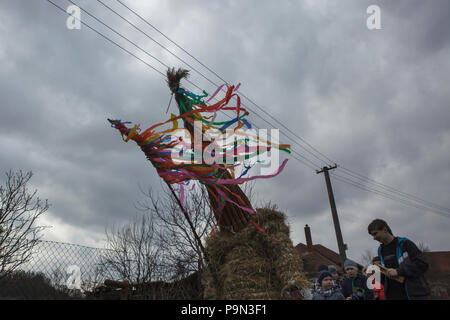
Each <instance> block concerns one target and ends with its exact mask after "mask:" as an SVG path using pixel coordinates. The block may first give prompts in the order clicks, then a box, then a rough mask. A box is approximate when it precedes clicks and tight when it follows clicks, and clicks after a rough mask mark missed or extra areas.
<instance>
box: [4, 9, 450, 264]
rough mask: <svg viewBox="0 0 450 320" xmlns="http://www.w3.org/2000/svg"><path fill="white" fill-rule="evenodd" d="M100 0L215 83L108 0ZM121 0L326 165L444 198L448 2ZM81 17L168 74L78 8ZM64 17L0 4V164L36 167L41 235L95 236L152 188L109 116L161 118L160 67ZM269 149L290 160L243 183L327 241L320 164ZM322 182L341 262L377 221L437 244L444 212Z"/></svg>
mask: <svg viewBox="0 0 450 320" xmlns="http://www.w3.org/2000/svg"><path fill="white" fill-rule="evenodd" d="M53 1H54V2H55V3H57V4H58V5H60V6H61V7H63V8H67V7H68V6H69V5H70V3H69V2H67V1H66V0H53ZM104 1H105V3H107V4H108V5H110V6H111V7H113V8H114V9H116V10H118V11H120V13H121V14H123V15H124V16H126V17H127V18H128V19H130V20H131V21H133V22H134V23H137V24H138V25H139V26H140V28H142V29H143V30H145V32H147V33H148V34H149V35H151V36H152V37H154V38H155V39H156V40H158V41H159V42H161V43H162V44H163V45H164V46H166V47H168V48H169V49H170V50H172V51H173V52H175V53H176V54H177V55H179V56H180V57H182V58H183V59H185V60H186V61H188V63H189V64H192V66H194V67H195V68H196V69H198V70H201V72H202V73H203V74H205V75H207V76H208V78H210V79H212V80H213V81H214V82H215V83H217V84H221V83H222V82H221V81H220V79H217V78H216V77H215V76H214V75H212V74H211V73H208V71H207V70H205V69H204V68H203V67H202V66H200V65H198V64H197V63H196V62H195V61H194V60H192V59H191V58H190V57H189V56H187V55H186V54H185V53H183V52H182V51H181V50H179V49H178V48H177V47H176V46H174V45H173V44H171V43H170V42H169V41H167V39H165V38H163V37H162V36H161V35H159V34H158V33H157V32H155V31H154V30H153V29H151V28H150V27H149V26H146V25H145V24H144V23H143V22H142V21H139V20H138V19H137V18H136V17H135V16H133V15H132V14H131V13H130V12H127V11H126V10H125V9H124V8H123V7H121V6H120V5H119V4H118V3H117V2H116V1H115V0H108V1H107V0H104ZM74 2H75V3H77V4H78V5H80V6H82V7H84V8H86V9H88V10H89V11H90V12H92V13H93V14H95V15H96V16H97V17H98V18H100V19H102V20H104V21H105V22H106V23H108V24H109V25H111V26H112V27H114V28H115V29H117V30H119V31H120V32H122V33H124V34H125V35H126V36H127V37H129V38H130V40H132V41H134V42H136V43H137V44H139V45H140V46H142V47H143V48H145V50H147V51H148V52H150V53H151V54H153V55H155V56H156V57H158V59H161V60H162V61H164V63H166V64H167V65H169V66H174V67H184V68H187V69H190V68H189V67H187V66H185V65H183V64H182V63H181V62H180V61H178V60H177V59H175V58H174V57H172V56H171V55H170V54H168V53H167V52H165V51H163V50H162V49H161V48H160V47H159V46H157V45H155V43H153V42H152V41H151V40H149V39H148V38H146V37H145V36H143V35H142V34H140V33H139V32H138V31H136V30H135V29H133V28H132V27H130V26H129V25H127V24H126V23H125V22H124V21H122V20H121V19H119V18H118V17H117V16H114V15H113V14H112V13H111V12H109V11H108V10H107V9H106V8H104V7H103V6H101V5H100V4H99V3H98V2H96V1H87V0H83V1H81V0H79V1H76V0H74ZM126 3H127V5H129V6H130V7H131V8H133V9H135V10H136V11H137V12H139V13H140V14H141V15H143V16H144V17H145V18H147V19H148V20H149V21H150V22H151V23H152V24H153V25H155V26H156V27H157V28H158V29H159V30H161V31H162V32H164V34H166V35H167V36H168V37H170V38H171V39H173V40H174V41H175V42H177V43H178V44H179V45H180V46H182V47H183V48H184V49H186V50H187V51H189V52H190V53H191V54H192V55H193V56H195V57H196V58H197V59H198V60H200V61H201V62H202V63H204V64H205V65H207V66H208V67H210V68H212V69H213V70H214V71H215V72H217V73H218V74H219V75H220V76H221V77H222V78H223V79H226V80H227V81H228V82H229V83H233V84H236V83H241V88H240V91H241V92H243V93H244V94H245V95H246V96H247V97H249V98H251V99H252V100H253V101H254V102H256V103H257V104H258V105H259V106H260V107H262V108H264V110H266V111H267V112H269V113H270V114H272V115H273V116H274V117H276V118H277V119H278V120H279V121H280V122H281V123H283V124H284V125H285V126H286V127H288V128H290V129H291V130H293V131H294V132H295V134H296V135H298V136H300V137H301V138H302V139H305V140H306V141H307V142H308V143H310V144H311V145H312V146H314V147H315V148H317V150H319V151H320V152H322V153H323V154H325V155H326V156H327V157H329V158H330V159H331V160H333V161H334V162H336V163H337V164H338V165H340V166H343V167H344V168H348V169H351V170H354V171H356V172H359V173H361V174H363V175H364V176H367V177H370V178H371V179H374V180H376V181H379V182H381V183H383V184H386V185H388V186H391V187H393V188H396V189H398V190H400V191H402V192H406V193H408V194H413V195H417V196H419V197H420V198H422V199H425V200H427V201H430V202H432V203H435V204H438V205H440V206H442V207H446V208H450V198H449V197H448V195H449V193H450V185H449V181H450V168H449V166H448V165H449V163H450V153H449V150H450V112H449V111H450V110H449V109H450V106H449V101H450V91H449V90H448V89H447V87H448V85H447V83H448V82H449V78H450V72H449V71H450V59H449V57H450V34H449V33H448V30H450V3H449V2H448V1H446V0H437V1H433V2H432V3H431V2H430V3H425V2H424V1H419V0H411V1H406V0H398V1H387V0H386V1H359V0H347V1H339V2H337V1H325V0H314V1H313V0H304V1H283V2H274V1H264V2H263V1H258V2H257V1H253V0H252V1H221V2H218V1H206V0H196V1H190V2H189V3H186V2H184V1H175V0H171V1H131V0H129V1H126ZM372 4H376V5H378V6H379V7H380V9H381V26H382V29H381V30H369V29H368V28H367V27H366V19H367V17H368V14H367V13H366V9H367V7H368V6H369V5H372ZM81 19H82V21H85V22H86V23H89V24H91V25H92V26H95V28H98V30H99V31H100V32H103V33H105V34H107V35H108V36H110V37H111V38H112V39H114V40H115V41H117V42H118V43H120V44H121V45H123V46H124V47H125V48H127V49H128V50H130V51H132V52H133V53H135V54H136V55H138V56H139V57H141V58H142V59H145V61H147V62H148V63H149V64H151V65H153V66H155V68H157V69H158V70H160V71H161V72H163V73H164V72H165V71H166V70H165V68H164V67H163V66H161V65H160V64H158V63H157V62H156V61H154V60H152V59H151V58H149V57H147V56H145V55H144V54H142V52H139V50H138V49H136V48H134V47H133V46H131V45H130V44H128V43H126V42H125V41H124V40H123V39H120V38H119V37H118V36H116V35H114V34H113V33H111V31H109V30H108V29H106V28H105V27H104V26H101V25H99V24H98V23H96V22H95V21H94V20H93V19H92V18H90V17H89V16H88V15H86V14H84V13H83V12H82V13H81ZM66 20H67V15H65V14H63V13H62V12H61V11H59V10H58V9H56V8H55V7H54V6H52V5H51V4H49V3H48V2H47V1H45V0H33V1H25V0H18V1H13V0H5V1H2V2H0V37H1V40H2V41H1V42H0V62H1V72H0V96H1V97H2V103H1V106H0V112H1V115H0V146H1V148H2V152H1V153H0V168H1V169H2V171H3V172H5V171H7V170H9V169H12V170H19V169H22V170H24V171H28V170H31V171H33V173H34V176H33V178H32V180H31V183H32V188H36V189H37V190H38V194H39V196H40V197H41V198H44V199H48V200H49V202H50V203H51V204H52V206H51V208H50V210H49V211H48V212H47V214H46V215H45V217H44V218H43V220H42V222H43V223H44V224H46V225H51V226H53V227H52V228H51V229H49V230H47V231H46V234H45V239H48V240H54V241H62V242H70V243H76V244H81V245H87V246H93V247H102V246H103V245H104V243H105V235H104V231H105V228H106V227H108V226H111V225H113V224H114V225H121V224H124V223H127V222H128V221H130V220H131V219H132V218H133V217H134V216H135V214H136V212H137V211H136V209H135V204H136V203H137V202H138V201H141V200H142V199H143V195H142V194H141V192H140V191H139V188H140V187H144V188H147V187H152V188H153V189H154V190H155V191H158V192H160V191H161V182H160V178H159V177H158V175H157V173H156V171H155V170H154V168H153V167H152V166H151V165H150V163H149V162H148V161H147V160H146V158H145V155H144V154H143V153H142V151H141V150H139V148H137V146H136V145H135V144H134V143H133V142H129V143H124V142H123V141H122V139H121V138H120V135H119V134H118V132H117V131H116V130H114V129H113V128H111V127H110V125H109V124H108V122H107V120H106V119H107V118H114V119H122V120H127V121H132V122H133V123H140V124H141V126H142V128H146V127H148V126H150V125H152V124H154V123H157V122H161V121H163V120H166V118H167V117H168V116H167V115H166V114H165V109H166V107H167V104H168V102H169V98H170V95H169V90H168V88H167V85H166V82H165V79H164V78H163V77H162V76H161V75H159V74H158V73H156V72H155V71H154V70H152V69H150V68H148V67H147V66H146V65H144V64H143V63H141V62H140V61H138V60H137V59H135V58H133V57H132V56H130V55H129V54H127V53H125V52H124V51H123V50H121V49H119V48H117V47H116V46H114V45H112V44H111V43H109V42H108V41H106V40H105V39H103V38H102V37H100V36H99V35H98V34H96V33H94V32H93V31H92V30H89V29H88V28H87V27H85V26H82V27H81V30H69V29H68V28H67V27H66ZM189 79H190V80H191V81H192V82H193V83H196V84H197V85H198V86H199V87H200V88H203V89H205V90H206V91H207V92H213V91H214V89H215V87H214V86H213V85H212V84H211V83H209V82H208V81H206V80H205V79H203V78H202V77H201V76H200V75H198V74H196V72H194V71H191V77H190V78H189ZM186 87H187V88H189V89H190V90H194V91H195V90H197V89H195V88H192V86H190V85H188V84H186ZM244 103H245V104H246V105H247V106H248V107H250V108H251V109H252V110H253V112H252V111H250V115H249V117H248V119H249V121H250V122H252V124H253V125H255V126H256V127H258V128H269V125H268V124H267V123H265V122H264V121H262V120H261V119H260V118H259V117H258V116H257V115H256V113H258V114H260V115H261V116H263V117H264V118H267V117H266V116H265V115H264V113H262V112H261V111H260V110H259V109H258V108H256V107H255V106H253V105H252V104H251V103H249V102H248V101H246V100H245V99H244ZM171 108H172V110H171V111H172V112H174V104H173V103H172V106H171ZM225 119H226V118H225ZM225 119H224V120H225ZM268 120H269V121H270V122H271V123H272V125H273V127H274V128H279V129H280V131H281V136H280V140H281V142H282V143H287V144H291V146H292V149H293V150H295V151H296V152H298V153H300V154H302V155H303V156H305V157H308V158H309V159H310V160H311V161H313V162H314V163H315V164H316V165H317V169H319V168H320V166H323V165H324V163H323V162H321V161H319V160H318V159H316V158H314V157H313V156H311V155H310V154H308V153H307V152H305V150H304V149H302V148H300V147H299V146H298V145H297V144H294V143H293V142H292V141H291V140H290V139H289V138H287V136H286V135H285V134H283V133H284V132H285V130H284V129H283V128H282V127H280V126H279V125H278V124H277V123H275V122H274V121H273V120H272V119H268ZM289 136H291V137H292V135H290V134H289ZM297 141H298V140H297ZM298 142H300V141H298ZM300 143H301V142H300ZM280 155H281V156H282V159H283V158H285V157H288V158H289V161H288V164H287V166H286V168H285V170H284V171H283V172H282V173H281V174H280V175H279V176H277V177H275V178H272V179H268V180H260V181H258V182H257V183H256V190H255V191H256V192H255V193H256V195H257V199H256V200H257V201H256V202H258V203H266V202H269V201H271V202H272V203H275V204H277V205H278V207H279V208H280V209H281V210H282V211H284V212H285V213H286V214H287V216H288V222H289V224H290V226H291V238H292V240H293V242H294V245H296V244H298V243H299V242H302V243H305V237H304V231H303V227H304V226H305V224H308V225H309V226H311V230H312V239H313V242H314V243H320V244H322V245H324V246H326V247H329V248H330V249H333V250H335V251H336V252H338V249H337V245H336V238H335V234H334V227H333V224H332V218H331V213H330V206H329V202H328V196H327V191H326V187H325V181H324V178H323V175H322V174H320V175H319V174H316V172H315V171H314V170H312V169H311V168H309V167H308V166H305V165H304V164H302V163H300V162H299V161H297V160H296V159H294V158H293V157H289V156H288V155H285V154H282V153H281V154H280ZM293 156H295V157H297V158H299V156H298V155H297V154H295V153H293ZM282 159H281V160H282ZM281 160H280V163H281ZM329 164H331V163H329ZM3 172H0V183H3V181H4V178H5V176H4V174H3ZM335 173H336V174H338V175H344V174H345V171H342V169H341V168H338V169H337V170H335ZM347 177H348V176H347ZM332 184H333V189H334V192H335V198H336V205H337V210H338V214H339V218H340V223H341V229H342V232H343V236H344V242H345V243H347V244H348V247H349V250H348V251H347V255H348V256H349V257H351V258H352V259H354V260H359V259H360V257H361V255H362V254H363V253H364V251H365V250H366V249H369V250H371V251H372V252H375V250H376V247H377V246H378V244H377V243H376V242H375V241H374V240H372V239H371V237H370V236H369V235H368V234H367V225H368V223H370V221H372V220H373V219H375V218H382V219H385V220H387V221H388V223H389V224H390V226H391V228H392V230H393V231H394V233H395V234H396V235H400V236H405V237H408V238H411V239H412V240H413V241H414V242H415V243H419V242H422V243H424V244H426V245H427V246H429V247H430V249H431V250H432V251H447V250H449V249H450V248H449V246H448V243H449V235H448V230H449V227H450V219H448V218H447V217H444V216H441V215H438V214H435V213H432V212H430V211H426V210H421V209H418V208H414V207H409V206H404V205H402V204H401V203H398V202H395V201H391V200H389V199H386V198H383V197H379V196H377V195H376V194H374V193H370V192H366V191H363V190H361V189H358V188H354V187H353V186H351V185H348V184H346V183H342V182H341V181H339V180H338V179H335V178H334V177H333V176H332Z"/></svg>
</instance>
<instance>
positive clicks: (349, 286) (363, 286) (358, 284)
mask: <svg viewBox="0 0 450 320" xmlns="http://www.w3.org/2000/svg"><path fill="white" fill-rule="evenodd" d="M344 270H345V278H344V281H343V282H342V289H341V292H342V294H343V295H344V297H345V299H346V300H373V291H372V290H370V289H369V288H367V278H366V277H365V276H363V275H362V274H359V273H358V265H357V264H356V263H355V262H354V261H351V260H348V259H347V260H346V261H345V262H344Z"/></svg>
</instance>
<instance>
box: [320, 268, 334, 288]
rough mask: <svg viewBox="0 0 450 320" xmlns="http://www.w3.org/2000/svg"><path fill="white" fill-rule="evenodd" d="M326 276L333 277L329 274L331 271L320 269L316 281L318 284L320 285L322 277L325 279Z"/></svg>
mask: <svg viewBox="0 0 450 320" xmlns="http://www.w3.org/2000/svg"><path fill="white" fill-rule="evenodd" d="M326 277H331V278H332V277H333V276H332V275H331V273H330V272H328V271H326V270H325V271H322V272H321V273H319V278H317V282H318V283H319V286H322V281H323V279H325V278H326Z"/></svg>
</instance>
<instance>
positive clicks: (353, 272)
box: [345, 268, 358, 277]
mask: <svg viewBox="0 0 450 320" xmlns="http://www.w3.org/2000/svg"><path fill="white" fill-rule="evenodd" d="M357 273H358V270H356V269H355V268H348V269H345V274H346V275H347V276H349V277H354V276H356V274H357Z"/></svg>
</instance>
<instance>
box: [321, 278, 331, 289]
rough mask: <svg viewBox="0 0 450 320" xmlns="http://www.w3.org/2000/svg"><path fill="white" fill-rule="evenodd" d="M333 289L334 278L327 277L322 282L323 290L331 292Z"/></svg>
mask: <svg viewBox="0 0 450 320" xmlns="http://www.w3.org/2000/svg"><path fill="white" fill-rule="evenodd" d="M332 287H333V278H332V277H325V278H323V280H322V289H323V290H329V289H331V288H332Z"/></svg>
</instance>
